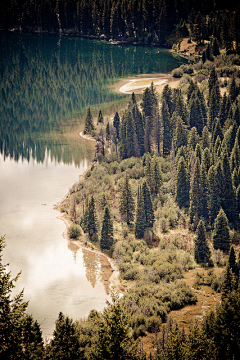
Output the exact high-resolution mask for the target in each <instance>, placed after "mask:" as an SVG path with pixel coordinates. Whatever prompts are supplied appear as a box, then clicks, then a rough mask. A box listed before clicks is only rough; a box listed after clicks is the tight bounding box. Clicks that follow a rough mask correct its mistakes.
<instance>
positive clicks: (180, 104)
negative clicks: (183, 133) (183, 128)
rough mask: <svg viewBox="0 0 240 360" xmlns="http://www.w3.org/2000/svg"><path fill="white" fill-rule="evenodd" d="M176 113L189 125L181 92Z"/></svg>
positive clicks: (178, 96)
mask: <svg viewBox="0 0 240 360" xmlns="http://www.w3.org/2000/svg"><path fill="white" fill-rule="evenodd" d="M174 111H175V112H176V114H177V116H180V117H181V118H182V121H183V122H184V123H185V124H186V125H187V122H188V119H187V110H186V107H185V104H184V101H183V98H182V94H181V92H179V93H178V95H177V100H176V106H175V110H174Z"/></svg>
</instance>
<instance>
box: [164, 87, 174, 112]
mask: <svg viewBox="0 0 240 360" xmlns="http://www.w3.org/2000/svg"><path fill="white" fill-rule="evenodd" d="M163 101H165V102H166V104H167V107H168V111H169V116H170V117H171V116H172V114H173V99H172V89H171V88H170V86H169V85H168V84H167V85H165V86H164V88H163V91H162V103H163Z"/></svg>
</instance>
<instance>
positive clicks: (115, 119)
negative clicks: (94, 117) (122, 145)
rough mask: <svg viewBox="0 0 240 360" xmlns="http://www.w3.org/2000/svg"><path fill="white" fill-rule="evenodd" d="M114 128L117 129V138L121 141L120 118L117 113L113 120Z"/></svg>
mask: <svg viewBox="0 0 240 360" xmlns="http://www.w3.org/2000/svg"><path fill="white" fill-rule="evenodd" d="M113 126H114V127H115V129H116V132H117V138H118V140H119V130H120V117H119V115H118V112H116V113H115V115H114V119H113Z"/></svg>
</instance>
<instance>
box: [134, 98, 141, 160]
mask: <svg viewBox="0 0 240 360" xmlns="http://www.w3.org/2000/svg"><path fill="white" fill-rule="evenodd" d="M132 116H133V120H134V125H135V129H136V135H137V143H138V147H139V152H140V156H142V155H143V154H144V125H143V118H142V114H141V112H140V111H139V109H138V106H137V104H134V105H133V108H132Z"/></svg>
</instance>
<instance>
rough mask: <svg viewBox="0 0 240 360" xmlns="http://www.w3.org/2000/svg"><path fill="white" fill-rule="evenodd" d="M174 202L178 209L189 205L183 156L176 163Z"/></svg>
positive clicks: (187, 182) (187, 183)
mask: <svg viewBox="0 0 240 360" xmlns="http://www.w3.org/2000/svg"><path fill="white" fill-rule="evenodd" d="M176 202H177V203H178V206H179V207H180V209H181V208H183V207H185V208H188V207H189V181H188V176H187V171H186V163H185V160H184V157H183V156H181V157H180V159H179V161H178V165H177V180H176Z"/></svg>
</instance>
